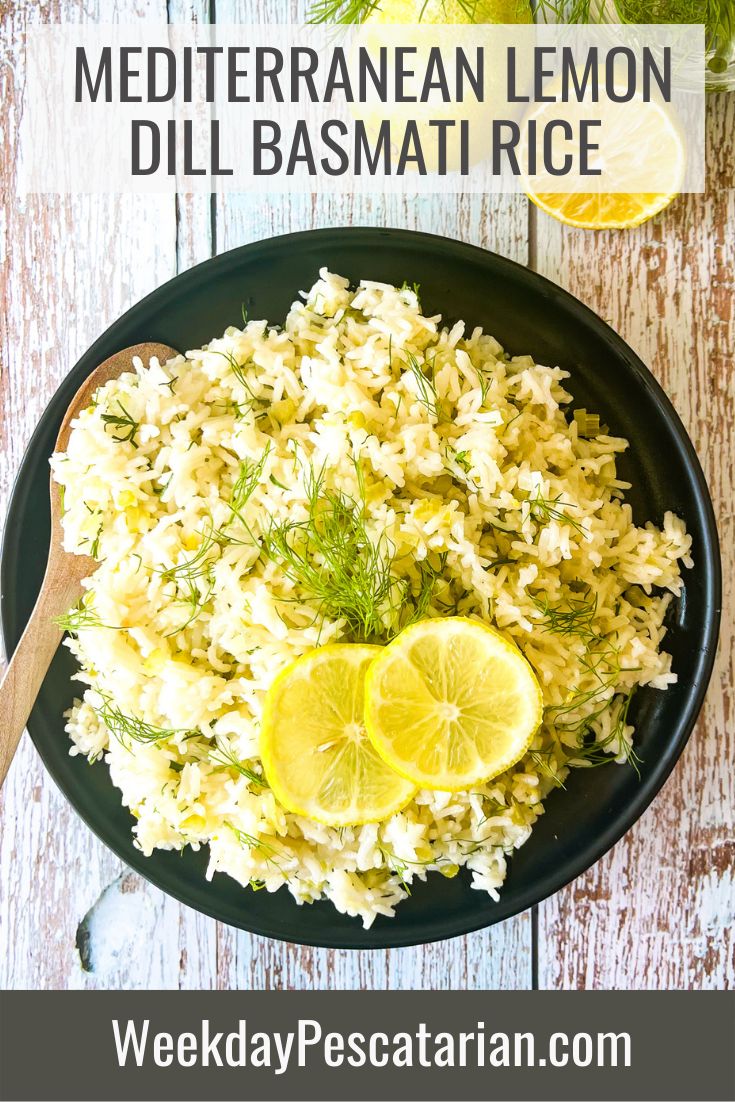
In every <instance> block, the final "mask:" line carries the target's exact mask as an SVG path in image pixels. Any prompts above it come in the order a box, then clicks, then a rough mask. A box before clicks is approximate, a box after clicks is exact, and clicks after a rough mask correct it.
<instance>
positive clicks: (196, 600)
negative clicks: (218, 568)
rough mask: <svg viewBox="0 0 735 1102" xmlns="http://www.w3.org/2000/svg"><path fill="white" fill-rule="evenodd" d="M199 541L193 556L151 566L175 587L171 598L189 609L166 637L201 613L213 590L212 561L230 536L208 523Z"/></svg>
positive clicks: (213, 561) (155, 572)
mask: <svg viewBox="0 0 735 1102" xmlns="http://www.w3.org/2000/svg"><path fill="white" fill-rule="evenodd" d="M201 536H202V542H201V543H200V545H199V547H198V548H197V550H196V552H195V553H194V555H192V557H191V558H189V559H184V561H183V562H179V563H175V564H174V565H173V566H159V567H153V573H154V574H159V575H160V576H161V578H162V579H163V581H164V582H170V583H172V584H173V585H174V587H175V596H174V599H175V600H177V601H179V602H180V603H182V604H185V605H188V607H189V609H190V613H189V616H188V617H187V619H186V621H185V622H184V623H183V624H181V625H179V626H178V627H176V628H174V629H173V630H171V631H169V632H167V633H166V636H165V638H169V637H170V636H172V635H177V634H178V633H179V632H180V631H183V630H184V629H185V628H187V627H188V626H189V624H191V623H192V622H193V621H194V620H195V619H196V618H197V616H199V615H200V613H201V612H202V610H203V609H204V606H205V605H206V604H207V602H208V601H209V599H210V597H211V596H212V592H213V591H214V574H213V571H214V563H215V558H216V552H217V551H218V550H219V548H220V547H221V546H222V545H223V544H224V543H226V542H228V539H229V537H227V536H226V535H224V534H223V533H222V532H220V531H218V530H217V529H215V527H214V525H213V524H212V522H211V519H210V522H209V527H208V528H207V529H206V530H205V531H204V532H202V533H201Z"/></svg>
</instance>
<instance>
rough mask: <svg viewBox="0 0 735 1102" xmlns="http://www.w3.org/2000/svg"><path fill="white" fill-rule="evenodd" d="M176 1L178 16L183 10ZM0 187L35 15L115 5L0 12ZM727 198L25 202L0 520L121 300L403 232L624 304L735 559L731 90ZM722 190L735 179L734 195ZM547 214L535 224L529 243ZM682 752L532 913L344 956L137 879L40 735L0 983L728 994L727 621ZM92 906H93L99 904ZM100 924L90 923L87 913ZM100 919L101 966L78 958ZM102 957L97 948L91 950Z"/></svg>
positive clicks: (82, 12)
mask: <svg viewBox="0 0 735 1102" xmlns="http://www.w3.org/2000/svg"><path fill="white" fill-rule="evenodd" d="M166 7H168V13H167V11H166ZM216 10H217V18H218V21H220V22H238V21H240V22H248V21H268V20H270V21H273V22H278V21H283V20H284V19H286V18H289V17H290V18H292V19H295V18H297V17H298V15H299V12H300V9H299V6H298V0H292V2H291V3H290V4H288V3H286V2H285V0H250V2H246V0H217V6H216ZM0 13H2V15H1V18H2V31H1V35H2V38H1V41H2V43H3V53H2V55H0V62H1V68H0V81H1V82H2V84H1V87H0V92H1V93H2V97H1V101H0V177H1V181H2V193H3V195H4V196H8V195H12V194H13V191H14V154H15V150H14V141H15V133H16V130H17V123H18V118H19V115H20V112H21V111H22V107H23V85H22V70H21V65H20V62H21V46H22V34H23V28H24V25H25V22H26V20H39V19H47V20H64V21H70V22H74V21H79V20H82V19H85V20H86V19H88V20H93V21H102V20H103V19H104V20H108V19H109V18H110V12H109V7H105V5H103V4H102V3H101V0H92V2H90V0H56V2H54V3H52V4H49V5H47V4H44V5H43V7H39V6H38V5H36V4H35V3H34V2H33V0H25V2H23V3H21V4H19V5H15V6H14V8H13V10H12V11H11V10H9V7H8V6H2V5H0ZM166 14H168V17H169V19H170V20H172V21H188V20H190V19H198V20H200V21H202V22H206V21H208V20H209V19H210V17H211V15H212V10H211V8H210V6H209V4H208V3H206V2H205V0H169V4H168V5H167V6H166V5H165V3H164V0H118V2H117V3H116V4H115V7H114V17H115V18H116V19H117V20H119V21H121V22H124V21H126V20H132V19H138V18H143V17H144V18H148V19H151V20H158V21H160V20H162V19H165V18H166ZM709 128H710V180H711V186H710V191H709V192H708V194H707V195H706V196H704V197H697V196H691V197H687V198H683V199H680V200H679V201H678V202H677V204H676V206H675V207H673V208H672V209H671V211H669V212H667V213H666V214H665V215H664V216H662V217H661V218H659V219H657V220H656V221H655V222H654V223H652V224H649V225H648V226H645V227H643V228H642V229H641V230H638V231H634V232H632V233H622V234H609V235H585V234H582V233H578V232H575V231H566V230H564V229H562V228H561V227H559V226H557V225H556V223H553V222H551V221H550V220H548V219H546V218H543V217H542V216H539V218H538V221H537V220H536V216H535V213H533V214H531V217H530V219H529V212H528V210H527V207H526V204H525V202H524V201H522V200H520V199H516V198H511V197H496V198H483V197H480V196H475V197H469V196H463V197H459V198H457V197H454V196H440V195H437V196H424V197H422V198H420V199H411V198H401V197H397V196H391V197H383V196H380V195H375V196H362V197H358V198H354V199H353V198H350V197H344V198H342V197H339V196H331V197H327V198H323V199H316V198H312V197H311V196H303V197H296V196H293V197H286V196H284V197H280V196H278V195H272V196H267V197H263V196H253V197H248V196H238V195H227V196H219V197H217V199H216V202H215V203H210V200H209V197H208V196H178V197H177V198H176V199H173V198H168V197H154V196H147V197H144V198H143V197H142V198H136V197H132V196H123V197H110V198H100V197H97V198H89V197H84V196H78V197H71V198H68V199H58V198H54V197H50V198H38V199H33V200H29V201H27V202H24V203H12V202H7V203H5V205H4V209H3V210H2V211H1V212H0V219H1V220H0V254H1V255H0V296H1V297H2V316H3V325H2V328H1V330H0V370H1V374H0V401H1V402H2V407H1V408H2V420H1V421H0V444H1V445H2V454H1V456H0V512H1V511H2V510H3V508H4V504H5V502H6V501H7V496H8V493H9V489H10V484H11V480H12V478H13V476H14V473H15V471H16V470H17V468H18V466H19V464H20V459H21V456H22V451H23V448H24V447H25V443H26V442H27V440H28V438H29V436H30V433H31V431H32V429H33V427H34V426H35V423H36V421H37V419H38V417H39V415H40V413H41V411H42V410H43V408H44V406H45V404H46V402H47V401H48V399H49V397H50V396H51V394H52V393H53V391H54V390H55V388H56V386H57V385H58V382H59V381H60V380H61V378H62V377H63V376H64V374H65V373H66V372H67V371H68V370H69V368H70V367H71V365H72V364H73V363H74V361H75V360H76V358H77V357H78V355H79V354H81V352H82V351H83V350H84V349H85V348H86V347H87V346H88V345H89V343H90V342H91V341H92V339H94V337H96V336H97V335H98V334H99V333H100V332H101V331H102V330H103V329H104V328H105V327H106V326H107V325H108V324H109V323H110V322H111V321H112V320H113V319H114V318H115V317H116V316H117V315H118V314H119V313H120V312H121V311H122V310H123V309H125V308H126V307H128V306H129V305H131V304H132V303H133V302H135V301H136V300H137V299H139V298H140V297H142V295H144V294H145V293H147V292H148V291H149V290H151V289H152V288H153V287H154V286H156V285H158V284H160V283H161V282H163V281H165V280H166V279H168V278H170V277H171V276H173V275H174V274H175V273H176V271H178V270H182V269H184V268H187V267H189V266H191V265H192V264H194V263H197V262H198V261H200V260H203V259H206V258H207V257H208V256H210V255H211V254H212V252H214V251H217V252H220V251H222V250H224V249H226V248H231V247H233V246H235V245H239V244H242V243H244V242H246V241H251V240H255V239H257V238H261V237H265V236H270V235H272V234H276V233H283V232H288V231H290V230H297V229H307V228H309V227H311V226H334V225H340V224H348V223H355V224H370V225H395V226H407V227H413V228H418V229H423V230H427V231H429V232H434V233H443V234H447V235H448V236H451V237H457V238H461V239H463V240H467V241H471V242H473V243H475V244H480V245H485V246H486V247H488V248H492V249H495V250H496V251H498V252H501V253H504V254H505V255H507V256H511V257H513V258H514V259H517V260H520V261H522V262H525V261H527V260H528V259H529V258H530V259H531V260H532V261H533V262H535V263H536V265H537V266H538V267H539V269H540V270H542V271H543V272H544V273H545V274H547V275H549V276H550V277H551V278H552V279H555V280H556V281H558V282H562V283H564V285H566V286H568V287H569V288H570V289H571V290H572V291H573V292H574V293H575V294H577V295H578V296H579V297H580V298H582V299H584V300H585V301H587V302H589V303H590V305H592V306H593V307H594V308H596V309H598V310H599V312H600V313H602V314H603V315H604V316H606V317H608V318H609V320H610V321H611V322H612V324H613V325H614V326H615V327H616V328H618V329H619V330H620V331H621V332H622V333H623V335H624V336H625V337H626V338H627V339H628V340H629V341H630V343H631V344H632V345H633V346H634V347H636V348H637V350H638V351H639V352H640V353H641V355H642V356H643V358H644V360H646V362H648V363H649V364H650V365H651V366H652V368H653V369H654V371H655V372H656V373H657V374H658V376H659V378H661V379H662V381H663V382H664V385H665V386H666V388H667V390H668V391H669V393H670V395H671V396H672V399H673V400H674V403H675V404H676V405H677V408H678V409H679V411H680V412H681V413H682V415H683V416H684V418H685V421H686V423H687V424H688V426H689V428H690V431H691V432H692V434H693V438H694V440H695V443H696V445H697V447H698V450H699V452H700V455H701V457H702V459H703V462H704V465H705V468H706V470H707V473H708V477H709V479H710V484H711V487H712V490H713V494H714V495H715V497H716V499H717V501H718V502H719V503H720V506H721V510H722V512H721V534H722V536H723V548H724V550H725V552H726V554H727V556H728V561H729V564H730V568H729V577H730V578H731V577H732V576H733V571H732V553H733V551H732V549H733V546H735V533H733V531H732V528H733V510H732V499H733V495H732V489H733V484H732V463H733V454H734V453H735V449H734V448H733V439H732V432H733V410H732V404H733V393H732V381H731V375H730V372H731V355H732V353H731V349H732V347H733V343H734V338H735V316H734V314H735V305H734V300H735V290H734V288H733V270H734V264H735V253H734V249H735V240H734V239H735V234H734V228H735V209H734V205H735V193H734V192H733V191H732V185H733V162H734V160H735V153H734V152H733V141H734V135H735V97H730V99H729V100H728V99H727V97H724V96H721V97H713V98H712V99H711V101H710V104H709ZM728 188H729V189H730V190H728ZM529 225H530V228H531V234H530V237H529ZM725 625H726V626H725V630H724V632H723V639H722V643H721V647H720V655H719V660H718V670H717V674H716V676H715V680H714V682H713V686H712V691H711V692H710V695H709V698H708V702H707V706H706V709H705V713H704V716H703V719H702V722H701V723H700V726H699V729H698V732H697V735H696V736H695V738H694V740H693V742H692V744H691V746H690V748H689V750H688V751H687V753H686V754H685V757H684V760H683V762H682V763H681V765H680V766H679V767H678V768H677V770H676V771H675V773H674V776H673V777H672V779H671V781H670V782H669V784H668V785H667V786H666V788H665V789H664V792H663V793H662V794H661V796H660V797H659V798H658V800H657V801H656V802H655V803H654V805H653V807H652V809H651V810H650V811H649V812H648V814H647V815H646V816H644V818H643V819H642V820H641V822H640V823H639V824H638V825H637V827H636V828H635V829H634V830H633V831H631V832H630V834H629V835H628V836H627V837H626V838H625V839H624V840H623V842H621V843H620V845H618V846H617V847H616V849H615V850H614V851H613V853H612V854H610V855H608V857H607V858H605V859H604V860H603V861H601V862H600V863H599V864H598V865H597V866H595V868H594V869H593V870H591V871H590V873H589V874H588V875H587V876H585V877H582V878H581V879H580V880H578V881H577V882H576V883H575V884H574V885H572V886H571V887H570V888H568V889H566V890H565V891H563V892H561V893H559V895H557V896H556V897H554V899H553V900H550V901H549V902H547V903H546V904H544V905H542V907H540V908H539V912H538V953H537V955H536V956H535V957H534V947H535V946H534V938H533V931H532V916H531V914H530V913H527V914H525V915H522V916H520V917H518V918H517V919H515V920H512V921H511V922H508V923H505V924H503V925H502V926H501V927H495V928H493V929H491V930H489V931H485V932H483V933H481V934H475V935H472V936H471V937H468V938H460V939H456V940H454V941H451V942H444V943H441V944H438V945H433V946H425V947H421V948H417V949H404V950H395V951H389V952H379V951H370V952H363V953H350V952H328V951H323V950H312V949H304V948H299V947H297V946H292V945H281V944H279V943H276V942H269V941H267V940H265V939H261V938H254V937H250V936H248V935H246V934H243V933H240V932H237V931H234V930H231V929H228V928H225V927H217V926H216V924H215V923H213V922H211V921H210V920H208V919H206V918H204V917H203V916H201V915H198V914H196V913H195V912H193V911H190V910H188V909H187V908H185V907H182V906H180V905H179V904H178V903H176V902H175V901H173V900H172V899H170V898H168V897H166V896H164V895H163V894H162V893H160V892H159V891H158V890H157V889H155V888H153V887H152V886H151V885H149V884H147V882H145V881H143V880H141V879H140V878H139V877H137V876H136V875H134V874H132V873H128V872H126V871H124V869H123V867H122V866H121V864H120V862H119V861H117V860H116V859H115V858H114V857H113V856H112V855H111V854H110V853H109V852H108V851H107V850H106V849H105V848H104V847H103V846H102V845H101V843H99V842H98V841H97V840H96V839H95V838H94V837H93V836H92V835H91V834H90V832H89V831H88V830H87V828H86V827H85V826H84V825H83V824H82V823H81V821H80V820H79V819H78V818H77V817H76V815H75V813H74V812H73V811H72V810H71V808H70V807H69V806H68V804H66V802H65V801H64V800H63V799H62V798H61V796H60V795H59V794H58V793H57V792H56V790H55V789H54V787H53V785H52V783H51V781H50V779H49V777H48V776H47V775H46V774H45V773H44V772H43V770H42V769H41V766H40V762H39V760H38V758H37V756H36V754H35V751H34V750H33V748H32V746H31V745H30V743H29V741H28V740H27V739H26V740H24V743H23V745H22V748H21V750H20V751H19V756H18V758H17V760H16V762H15V763H14V765H13V767H12V768H11V771H10V774H9V778H8V783H7V784H6V786H5V790H4V792H3V794H2V797H1V798H0V943H1V945H2V947H8V948H9V952H2V951H0V987H38V988H54V987H59V988H69V987H110V988H114V987H124V988H136V987H137V988H145V987H149V988H155V987H202V988H209V987H220V988H225V987H241V988H260V987H271V988H273V987H284V988H311V987H314V988H350V987H368V988H400V987H419V988H420V987H425V988H448V987H477V988H484V987H510V988H513V987H529V986H531V984H532V982H533V979H534V970H535V969H536V968H537V970H538V983H539V985H540V986H542V987H583V986H587V987H603V988H605V987H663V986H673V987H689V986H693V987H697V986H711V987H721V986H724V985H726V984H728V983H732V980H733V942H732V925H733V921H732V920H733V899H734V896H733V884H732V880H733V845H732V838H733V829H732V827H733V824H732V808H733V806H734V805H735V800H733V791H732V786H733V780H732V772H733V771H732V765H731V763H732V761H733V750H734V749H735V748H734V747H733V745H732V742H733V726H734V725H733V700H732V691H733V690H732V686H733V676H732V674H733V671H732V668H731V662H732V651H733V648H732V617H731V615H730V616H728V615H726V616H725ZM90 912H91V913H90ZM88 913H90V917H89V919H88V921H86V922H83V920H84V918H85V915H87V914H88ZM80 924H82V927H81V936H82V940H84V938H85V937H86V935H87V933H88V932H89V930H91V931H92V934H91V936H92V938H93V944H92V945H91V947H90V946H86V947H85V951H84V957H85V960H86V961H87V963H88V964H89V965H91V966H92V967H94V968H95V969H96V970H95V971H94V972H91V973H87V972H85V971H83V969H82V966H81V962H80V956H79V952H78V951H77V947H76V939H77V936H78V928H79V927H80ZM88 950H89V951H88Z"/></svg>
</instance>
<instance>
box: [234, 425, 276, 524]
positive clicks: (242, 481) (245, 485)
mask: <svg viewBox="0 0 735 1102" xmlns="http://www.w3.org/2000/svg"><path fill="white" fill-rule="evenodd" d="M270 450H271V442H270V440H269V441H268V443H267V444H266V446H265V448H264V450H263V452H262V454H261V456H260V459H258V460H255V461H254V460H252V459H243V461H242V462H241V464H240V470H239V472H238V475H237V478H236V479H235V481H234V483H233V485H232V492H231V493H230V500H229V502H228V504H229V507H230V509H231V510H232V513H233V515H234V516H236V517H237V518H238V519H239V520H242V516H241V512H242V510H243V509H244V508H245V506H246V505H247V503H248V501H249V500H250V498H251V497H252V495H253V493H254V492H255V489H256V487H257V486H258V484H259V482H260V480H261V478H262V476H263V470H264V469H265V464H266V461H267V459H268V456H269V454H270Z"/></svg>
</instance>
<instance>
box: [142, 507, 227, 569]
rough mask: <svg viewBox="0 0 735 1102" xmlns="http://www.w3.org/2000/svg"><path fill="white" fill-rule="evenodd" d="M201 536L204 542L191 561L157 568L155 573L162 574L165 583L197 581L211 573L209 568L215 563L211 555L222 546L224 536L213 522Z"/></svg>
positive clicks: (185, 560) (187, 560)
mask: <svg viewBox="0 0 735 1102" xmlns="http://www.w3.org/2000/svg"><path fill="white" fill-rule="evenodd" d="M199 534H200V535H201V537H202V542H201V543H200V544H199V547H198V548H197V550H196V553H195V554H194V555H192V557H191V558H190V559H184V561H183V562H180V563H176V564H175V565H174V566H166V567H157V568H155V573H157V574H160V575H161V577H162V578H163V580H164V581H165V582H179V581H182V580H188V581H195V580H196V579H197V578H202V577H205V576H206V575H207V574H208V573H209V568H210V567H211V565H212V562H213V560H212V557H211V553H212V551H213V550H214V549H215V548H216V547H219V546H220V543H221V542H222V535H221V533H220V532H218V531H217V529H215V527H214V525H213V524H212V523H211V521H210V523H209V528H208V530H206V531H204V532H201V533H199Z"/></svg>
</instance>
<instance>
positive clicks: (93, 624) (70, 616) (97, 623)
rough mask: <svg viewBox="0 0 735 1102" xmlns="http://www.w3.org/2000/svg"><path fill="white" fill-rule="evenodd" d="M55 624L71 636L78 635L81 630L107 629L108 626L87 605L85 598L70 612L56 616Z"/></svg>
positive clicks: (94, 610)
mask: <svg viewBox="0 0 735 1102" xmlns="http://www.w3.org/2000/svg"><path fill="white" fill-rule="evenodd" d="M54 623H55V624H56V626H57V627H58V628H61V630H62V631H68V632H69V633H70V634H71V635H76V634H77V632H78V631H80V629H81V628H103V627H107V625H106V624H103V623H102V620H101V619H100V615H99V613H98V612H97V610H96V609H95V608H93V607H92V606H91V605H89V604H87V603H86V601H85V599H84V598H82V600H81V601H79V602H78V603H77V604H76V605H75V606H74V608H70V609H69V611H68V612H65V613H64V614H63V616H56V617H55V618H54Z"/></svg>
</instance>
